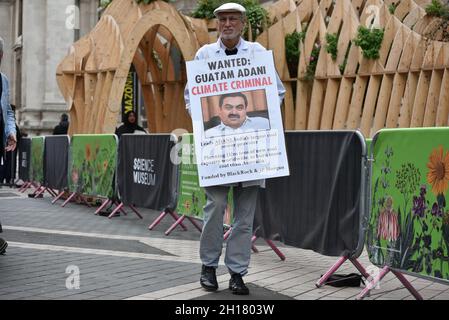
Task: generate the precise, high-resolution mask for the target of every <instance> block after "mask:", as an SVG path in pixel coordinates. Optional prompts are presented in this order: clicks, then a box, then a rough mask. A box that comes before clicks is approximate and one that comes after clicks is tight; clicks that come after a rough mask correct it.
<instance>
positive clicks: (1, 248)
mask: <svg viewBox="0 0 449 320" xmlns="http://www.w3.org/2000/svg"><path fill="white" fill-rule="evenodd" d="M7 247H8V242H6V241H5V240H4V239H2V238H0V255H2V254H5V252H6V248H7Z"/></svg>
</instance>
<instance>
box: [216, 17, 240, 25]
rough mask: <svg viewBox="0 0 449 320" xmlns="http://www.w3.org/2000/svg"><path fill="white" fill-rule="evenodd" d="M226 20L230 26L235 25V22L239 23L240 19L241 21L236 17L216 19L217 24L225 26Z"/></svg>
mask: <svg viewBox="0 0 449 320" xmlns="http://www.w3.org/2000/svg"><path fill="white" fill-rule="evenodd" d="M228 20H229V22H230V23H231V24H235V23H237V21H241V20H242V19H241V17H238V16H230V17H219V18H218V22H220V23H222V24H225V23H226V21H228Z"/></svg>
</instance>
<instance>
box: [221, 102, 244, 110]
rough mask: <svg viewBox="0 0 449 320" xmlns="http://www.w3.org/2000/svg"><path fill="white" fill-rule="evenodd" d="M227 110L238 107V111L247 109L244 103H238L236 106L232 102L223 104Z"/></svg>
mask: <svg viewBox="0 0 449 320" xmlns="http://www.w3.org/2000/svg"><path fill="white" fill-rule="evenodd" d="M223 108H225V110H226V111H231V110H232V109H234V108H235V109H236V110H237V111H243V110H244V109H245V106H244V105H243V104H238V105H236V106H233V105H232V104H225V105H224V106H223Z"/></svg>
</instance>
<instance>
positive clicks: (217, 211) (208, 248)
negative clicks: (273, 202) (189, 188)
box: [200, 186, 259, 276]
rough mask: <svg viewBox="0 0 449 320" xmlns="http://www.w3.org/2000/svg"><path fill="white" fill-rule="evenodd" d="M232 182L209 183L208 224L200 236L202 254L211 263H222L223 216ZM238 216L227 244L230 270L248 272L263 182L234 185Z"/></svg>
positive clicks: (235, 214)
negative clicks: (258, 194) (225, 184)
mask: <svg viewBox="0 0 449 320" xmlns="http://www.w3.org/2000/svg"><path fill="white" fill-rule="evenodd" d="M230 188H231V187H230V186H213V187H206V188H204V189H205V192H206V197H207V202H206V205H205V206H204V224H203V231H202V233H201V239H200V258H201V261H202V263H203V264H204V265H205V266H208V267H215V268H216V267H218V261H219V259H220V255H221V251H222V249H223V216H224V212H225V209H226V205H227V198H228V191H229V189H230ZM233 188H234V190H233V192H234V193H233V196H234V198H233V199H234V212H233V214H234V220H233V223H232V231H231V235H230V237H229V238H228V240H227V241H228V242H227V246H226V255H225V264H226V266H227V268H228V270H229V273H231V274H233V273H239V274H241V275H242V276H243V275H245V274H246V273H248V270H247V269H248V266H249V261H250V257H251V237H252V234H253V221H254V212H255V210H256V201H257V193H258V190H259V186H250V187H241V186H236V187H233Z"/></svg>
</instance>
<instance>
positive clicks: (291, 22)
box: [57, 0, 449, 137]
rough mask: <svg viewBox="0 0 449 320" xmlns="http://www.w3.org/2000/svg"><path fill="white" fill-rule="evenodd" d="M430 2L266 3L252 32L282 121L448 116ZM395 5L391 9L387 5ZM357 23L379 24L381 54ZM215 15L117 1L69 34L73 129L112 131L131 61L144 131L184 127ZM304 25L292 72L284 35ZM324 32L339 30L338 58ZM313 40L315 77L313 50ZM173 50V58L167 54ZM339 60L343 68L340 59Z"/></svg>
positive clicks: (391, 121)
mask: <svg viewBox="0 0 449 320" xmlns="http://www.w3.org/2000/svg"><path fill="white" fill-rule="evenodd" d="M428 3H430V0H429V1H424V0H423V1H419V0H402V1H387V0H385V1H382V0H337V1H332V0H297V1H296V2H295V1H293V0H280V1H278V2H276V3H274V4H273V5H271V6H270V7H269V8H268V11H269V14H270V18H271V21H273V24H272V25H271V26H270V27H269V28H268V29H267V30H266V31H264V32H263V33H262V34H260V35H259V36H258V37H257V39H256V41H258V42H260V43H261V44H262V45H264V46H265V47H266V48H268V49H270V50H273V53H274V58H275V64H276V68H277V70H278V73H279V75H280V77H281V79H282V80H283V82H284V84H285V87H286V89H287V93H286V98H285V101H284V108H283V119H284V127H285V129H357V128H358V129H360V130H361V131H362V132H363V134H364V135H365V136H366V137H372V136H373V134H374V133H375V132H376V131H377V130H379V129H381V128H384V127H388V128H394V127H421V126H446V125H448V116H449V70H448V67H449V43H447V42H444V41H440V40H442V39H443V38H444V32H445V30H443V29H441V28H440V27H439V26H440V25H441V21H439V19H437V18H432V17H428V16H427V15H426V13H425V10H424V8H425V6H426V5H427V4H428ZM392 4H395V5H396V7H395V10H394V12H393V13H392V12H390V10H389V9H390V8H391V6H390V5H392ZM360 25H364V26H367V27H371V26H374V27H378V28H384V29H385V35H384V39H383V42H382V46H381V49H380V52H379V53H380V58H379V59H377V60H369V59H366V58H364V57H363V55H362V52H361V50H360V48H359V47H357V46H355V45H354V44H353V43H352V39H354V38H355V37H356V34H357V28H358V27H359V26H360ZM215 27H216V25H215V21H205V20H199V19H192V18H189V17H186V16H183V15H182V14H180V13H178V12H176V10H175V9H174V8H173V7H172V6H171V5H169V4H167V3H164V2H154V3H152V4H150V5H143V4H140V5H137V4H136V3H135V1H134V0H114V1H113V2H112V4H111V5H110V6H109V7H108V9H107V10H106V11H105V13H104V14H103V16H102V18H101V19H100V21H99V23H98V25H97V26H96V28H95V29H94V30H93V31H92V32H91V33H90V34H89V35H87V36H86V37H84V38H83V39H81V40H79V41H78V42H76V43H75V44H74V45H73V46H72V48H71V52H70V54H69V55H68V56H67V57H66V58H65V59H64V60H63V61H62V62H61V64H60V65H59V66H58V70H57V79H58V84H59V86H60V88H61V91H62V92H63V95H64V97H65V99H66V101H67V103H68V105H69V107H70V113H71V119H72V123H71V127H70V132H71V133H83V132H86V133H87V132H89V133H101V132H113V130H114V128H115V126H116V125H117V120H118V115H119V113H120V103H121V97H122V94H123V88H124V84H125V80H126V77H127V74H128V70H129V67H130V64H131V63H133V65H134V66H135V68H136V70H137V73H138V76H139V79H140V81H141V83H142V87H143V95H144V101H145V107H146V110H147V115H148V121H149V128H150V131H151V132H170V131H171V130H173V129H175V128H185V129H187V130H189V131H190V130H191V121H190V118H189V117H188V115H187V113H186V111H185V109H184V99H183V89H184V86H185V81H186V76H185V66H184V61H187V60H190V59H192V58H193V57H194V54H195V52H196V50H197V49H198V48H199V47H200V46H201V45H203V44H205V43H208V42H211V41H215V39H216V32H215V31H216V30H215ZM303 30H306V32H305V38H304V41H301V42H300V44H299V49H300V58H299V62H298V75H297V76H295V77H291V76H290V71H289V69H288V67H287V62H286V55H285V43H284V39H285V36H286V35H287V34H289V33H292V32H293V31H297V32H301V31H303ZM327 33H338V34H339V38H338V53H337V58H336V60H335V61H334V60H332V58H331V55H330V54H328V53H327V52H326V49H325V42H326V40H325V39H326V34H327ZM314 48H315V50H316V48H319V55H318V57H317V66H316V70H315V75H314V77H313V79H312V80H306V79H305V76H306V74H307V68H308V66H309V65H310V60H311V59H310V57H311V55H312V51H313V50H314ZM173 52H178V53H180V55H179V54H178V56H180V58H178V59H174V56H176V54H173ZM342 65H344V67H342Z"/></svg>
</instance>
